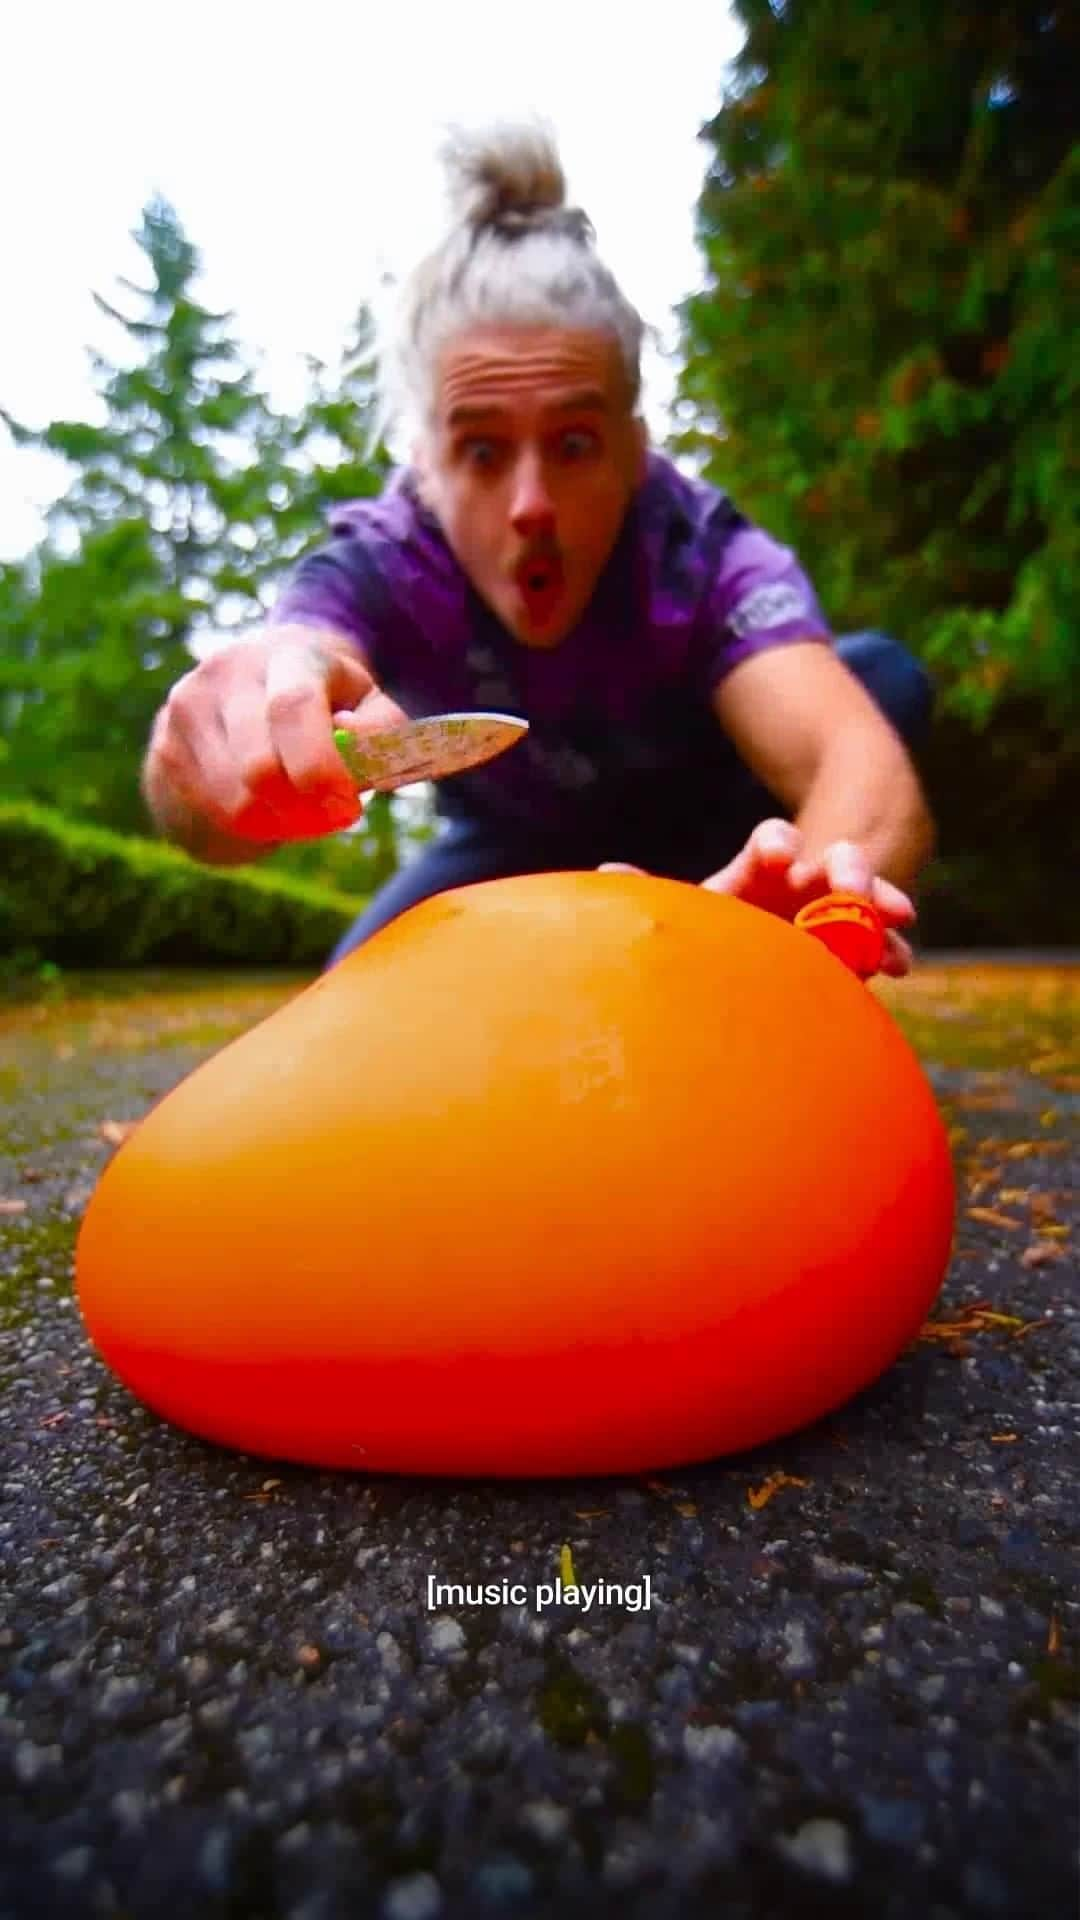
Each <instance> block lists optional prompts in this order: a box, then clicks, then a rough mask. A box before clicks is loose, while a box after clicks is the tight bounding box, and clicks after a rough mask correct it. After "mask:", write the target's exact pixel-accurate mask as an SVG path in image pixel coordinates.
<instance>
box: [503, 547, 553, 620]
mask: <svg viewBox="0 0 1080 1920" xmlns="http://www.w3.org/2000/svg"><path fill="white" fill-rule="evenodd" d="M514 579H515V581H516V582H517V587H518V591H519V593H520V594H521V596H522V599H523V600H524V601H525V603H526V606H527V607H528V609H529V611H530V613H531V614H533V615H534V616H535V617H543V616H544V615H545V614H548V613H550V612H551V611H552V610H553V608H554V606H555V604H556V602H557V601H558V599H559V597H560V595H561V593H562V589H563V580H564V576H563V569H562V563H561V561H559V560H557V559H555V558H544V557H540V556H537V557H536V558H534V559H532V560H523V561H522V562H521V564H520V566H518V567H517V568H515V571H514Z"/></svg>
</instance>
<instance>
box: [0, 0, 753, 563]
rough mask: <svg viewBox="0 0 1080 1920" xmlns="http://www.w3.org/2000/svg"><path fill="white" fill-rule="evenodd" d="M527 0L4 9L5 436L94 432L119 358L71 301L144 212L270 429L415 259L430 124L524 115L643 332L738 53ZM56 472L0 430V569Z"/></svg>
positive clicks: (688, 284) (100, 279)
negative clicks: (196, 263)
mask: <svg viewBox="0 0 1080 1920" xmlns="http://www.w3.org/2000/svg"><path fill="white" fill-rule="evenodd" d="M640 18H641V20H642V21H643V24H641V25H639V24H638V17H636V16H635V15H634V14H633V13H632V12H631V11H630V10H627V9H625V8H617V7H616V6H615V5H614V4H613V0H612V3H611V4H593V5H585V4H582V0H547V4H546V5H545V6H544V7H543V8H542V9H541V10H540V11H538V12H534V13H533V14H531V15H530V16H529V18H528V20H527V21H526V20H525V19H524V17H519V16H517V15H515V14H513V13H512V12H508V11H507V9H506V7H505V5H504V4H500V3H499V0H455V5H454V6H453V7H445V6H443V5H440V4H436V3H435V0H428V4H415V3H414V4H413V5H411V6H396V5H394V4H392V3H389V4H381V5H378V6H374V7H373V6H371V5H362V4H359V3H358V0H307V3H306V4H305V5H304V6H303V7H302V8H299V9H288V10H283V11H281V12H280V13H276V12H273V11H272V10H271V9H268V8H266V7H265V6H262V5H255V4H252V0H229V3H228V4H227V5H222V4H221V3H220V0H215V3H214V4H213V5H211V4H209V0H185V5H184V6H183V8H182V9H180V11H179V12H177V11H175V10H173V11H169V10H165V11H162V10H161V9H159V8H150V9H147V7H146V6H145V4H136V3H135V0H96V3H95V4H94V5H93V6H90V7H84V6H82V5H80V4H78V3H77V0H70V4H67V5H62V4H56V3H55V0H54V4H52V5H43V6H41V7H40V8H38V9H34V10H31V9H30V8H26V7H22V8H18V9H14V10H12V12H11V15H10V17H6V18H5V22H4V27H3V30H2V37H0V52H2V55H3V64H4V67H5V73H6V79H7V86H6V89H5V100H4V112H3V115H2V116H0V178H2V179H3V181H4V183H5V190H4V194H3V197H2V201H0V258H2V259H3V261H4V266H5V285H6V292H5V298H4V300H3V302H2V303H0V406H3V407H4V408H6V409H7V410H8V411H9V412H11V413H12V414H14V415H15V416H16V418H18V419H20V420H23V421H25V422H26V424H28V425H30V426H33V427H40V426H44V425H45V424H46V423H47V422H48V421H50V420H52V419H57V418H65V417H66V418H71V419H98V418H100V417H101V415H100V409H99V408H98V407H97V405H96V404H95V395H94V386H93V379H92V376H91V374H90V370H89V366H88V361H87V357H86V351H85V350H86V348H87V347H96V348H97V349H98V350H99V351H102V352H105V353H107V354H109V355H110V356H116V355H122V354H124V353H125V342H124V337H123V336H122V335H119V334H118V332H117V330H116V328H115V327H114V326H113V325H112V324H111V323H110V322H109V321H108V320H107V319H106V317H105V316H103V315H102V314H101V313H99V311H98V309H97V308H96V307H95V305H94V302H93V299H92V292H93V291H96V292H98V293H100V294H102V295H103V296H104V297H105V298H106V299H107V300H109V301H110V303H112V304H114V305H117V306H120V307H124V306H125V305H128V306H129V310H130V307H131V305H133V304H134V303H132V302H130V296H126V295H125V294H124V292H123V290H122V289H121V288H119V287H118V285H117V280H118V277H119V276H126V277H128V278H129V279H132V280H136V281H140V282H141V281H143V280H144V278H145V275H144V271H143V268H144V263H143V260H142V256H141V255H140V254H139V252H138V250H137V248H136V247H135V245H134V242H133V240H132V239H131V237H130V234H131V230H132V229H133V228H135V227H137V225H138V222H139V217H140V213H141V210H142V207H143V206H144V204H145V202H146V201H147V200H148V198H149V197H150V195H151V194H152V193H154V192H155V191H160V192H161V193H163V194H164V195H165V196H166V198H167V199H169V200H170V201H171V202H172V204H173V205H174V206H175V208H176V211H177V213H178V214H179V217H180V220H181V222H182V224H183V226H184V229H185V231H186V233H187V237H188V239H189V240H190V241H191V242H192V243H193V244H194V245H195V246H196V247H197V248H198V250H199V252H200V254H201V256H202V261H203V268H204V273H203V278H202V280H201V282H200V284H199V286H198V288H197V293H198V296H199V298H200V299H201V300H202V301H203V302H204V304H206V305H207V306H209V307H211V308H213V309H215V310H219V311H230V312H232V314H233V315H234V316H235V318H234V324H233V328H232V331H233V332H234V333H235V334H236V335H237V337H238V339H239V340H240V342H241V343H242V345H243V346H244V347H245V348H246V349H247V350H248V351H249V352H251V353H252V354H253V356H255V357H257V359H258V362H259V364H260V366H261V370H262V376H263V379H264V381H265V383H266V385H267V387H268V389H269V392H270V395H271V398H272V400H273V401H274V403H275V404H276V405H278V406H281V407H286V408H289V407H295V406H298V405H299V404H300V403H301V401H302V400H303V398H304V395H305V392H306V390H307V376H306V369H305V366H304V359H303V356H304V355H305V354H315V355H317V356H319V357H320V358H322V359H324V360H326V361H328V362H330V363H331V364H332V365H333V364H335V363H336V361H337V358H338V355H339V353H340V352H341V350H342V349H343V347H344V345H345V341H346V338H347V335H348V333H349V330H350V326H351V323H352V321H353V319H354V317H355V314H356V312H357V309H358V308H359V306H360V305H361V303H362V302H363V301H365V300H368V301H370V300H372V299H373V298H375V297H376V296H377V295H378V290H379V285H380V281H381V278H382V276H383V275H384V274H386V273H392V274H394V275H396V276H398V277H400V276H401V275H402V274H403V273H405V272H407V271H408V269H409V268H410V267H411V266H412V265H413V263H414V262H415V260H416V259H417V258H418V257H419V255H420V254H421V253H422V252H423V251H425V250H426V248H428V247H429V246H430V245H432V244H433V243H434V241H435V240H437V238H438V237H439V234H440V231H441V225H442V219H443V200H442V192H443V186H442V179H441V175H440V172H439V169H438V167H437V165H436V160H435V156H436V150H437V147H438V144H439V140H440V138H441V133H442V129H443V128H444V126H445V125H446V123H447V122H449V121H452V120H458V121H464V122H466V123H468V124H475V123H478V122H484V121H488V120H491V119H493V118H510V117H513V116H514V115H515V114H517V113H521V112H525V113H539V114H541V115H543V117H544V118H546V119H547V120H549V121H550V122H551V124H552V125H553V127H554V129H555V132H556V134H557V136H558V139H559V144H560V151H561V154H562V159H563V164H564V167H565V170H566V173H567V178H568V185H569V192H570V198H571V200H572V201H573V202H574V203H575V204H578V205H581V206H583V207H584V208H585V210H586V212H587V213H588V214H589V216H590V218H591V219H592V221H593V223H594V225H595V227H596V230H597V242H598V245H599V248H600V251H601V253H602V255H603V257H604V258H605V259H606V260H607V262H608V264H609V265H610V266H611V268H612V270H613V271H614V272H615V274H616V275H617V277H618V278H619V280H620V281H621V283H622V285H623V287H624V289H625V291H626V293H627V294H628V295H629V297H630V298H631V299H632V300H633V301H634V302H635V304H636V305H637V306H638V308H639V309H640V311H641V312H642V314H643V316H644V318H645V319H646V321H647V322H649V323H650V324H651V325H654V326H656V327H658V328H659V329H660V330H661V333H662V335H663V336H664V338H665V341H666V343H667V345H668V347H669V348H670V346H671V345H672V344H673V341H674V327H673V319H672V313H671V309H672V306H673V305H674V303H675V302H677V301H679V300H682V299H684V298H685V297H686V295H687V294H689V293H691V292H693V291H694V290H695V289H696V288H697V287H698V286H699V285H700V283H701V278H702V266H701V259H700V255H699V252H698V249H697V246H696V242H695V239H694V207H695V203H696V200H697V197H698V194H699V193H700V190H701V186H702V181H703V178H704V172H705V166H706V162H707V157H708V149H707V148H706V146H705V145H704V144H703V143H702V142H701V141H699V140H698V138H697V134H698V131H699V128H700V126H701V125H702V123H703V122H704V121H705V120H707V119H708V118H710V117H711V115H712V114H713V113H715V111H716V109H717V107H718V106H719V104H720V98H721V93H722V89H723V85H724V82H725V77H726V69H727V65H728V63H729V62H730V60H731V59H732V58H733V57H734V55H735V54H736V53H737V51H738V48H739V45H740V43H741V37H742V36H741V31H740V29H739V27H738V25H737V23H736V22H735V21H734V20H733V19H732V18H731V16H730V15H729V13H728V12H727V10H726V8H725V7H724V6H723V5H718V4H716V3H715V0H711V3H710V0H670V3H669V4H668V5H667V6H665V7H664V8H662V9H661V10H660V11H659V12H658V13H654V14H652V15H651V16H650V15H648V14H646V15H643V16H640ZM672 385H673V377H672V372H671V368H670V365H669V364H667V363H666V362H665V360H664V359H663V358H661V357H659V356H657V355H655V354H650V355H649V357H648V360H647V362H646V412H647V416H648V419H649V423H650V426H651V428H652V429H653V431H654V433H661V432H663V431H664V430H665V427H666V422H667V405H668V401H669V399H670V396H671V392H672ZM67 472H68V470H67V468H66V466H65V465H64V463H63V462H60V461H58V460H54V459H52V458H51V457H49V456H46V455H38V454H31V453H29V452H18V451H16V450H15V449H14V448H13V446H12V444H11V441H10V439H9V436H8V434H7V432H6V429H5V428H4V427H3V426H2V424H0V560H5V559H13V558H17V557H18V556H20V555H21V554H22V553H24V552H26V551H27V549H28V548H29V547H30V546H32V545H33V544H34V542H35V541H36V540H37V539H38V538H39V537H40V535H41V532H42V531H43V528H42V522H41V509H42V507H43V506H44V505H46V504H47V503H48V502H49V501H50V500H52V499H53V498H55V497H56V496H57V494H59V493H60V492H62V491H63V488H64V485H65V481H66V476H67Z"/></svg>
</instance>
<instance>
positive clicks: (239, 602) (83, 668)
mask: <svg viewBox="0 0 1080 1920" xmlns="http://www.w3.org/2000/svg"><path fill="white" fill-rule="evenodd" d="M134 237H135V239H136V241H137V243H138V246H139V248H140V250H141V252H142V254H143V256H144V259H145V261H146V263H147V268H148V273H147V281H148V284H147V285H145V286H138V285H134V284H133V283H132V282H131V281H127V280H124V281H122V282H121V286H122V289H123V292H124V294H125V295H126V300H125V303H124V306H123V307H121V306H120V305H118V304H113V303H111V302H109V301H106V300H104V299H103V298H101V297H100V296H95V298H96V300H97V304H98V306H99V307H100V309H101V310H102V311H103V312H104V313H106V314H107V315H108V316H109V317H110V319H112V320H113V321H114V323H115V324H116V325H117V326H118V327H119V328H120V329H122V331H123V332H124V333H125V334H126V336H127V339H128V343H129V349H130V351H129V354H128V364H126V365H118V364H115V363H114V362H112V361H111V360H109V359H108V358H106V357H105V356H104V355H102V354H99V353H94V354H92V355H91V361H92V367H93V372H94V375H95V380H96V384H97V388H98V392H99V394H100V397H101V401H102V403H103V410H104V415H105V418H104V423H103V424H93V423H90V422H85V421H78V420H75V421H72V420H62V421H56V422H53V423H52V424H51V425H49V426H47V427H45V428H44V429H43V430H40V431H38V430H34V429H31V428H29V427H26V426H25V425H23V424H22V423H20V422H19V421H17V420H16V419H14V418H13V417H12V416H11V415H10V414H7V413H4V414H2V415H0V417H2V418H3V419H4V420H5V422H6V424H7V426H8V428H9V430H10V432H11V433H12V434H13V436H14V438H15V440H16V442H17V444H19V445H21V446H25V447H35V448H45V449H47V450H48V451H50V452H52V453H54V454H60V455H62V456H63V458H64V459H65V460H66V461H67V462H68V463H69V466H70V467H71V469H72V478H71V482H70V485H69V486H68V488H67V490H66V491H65V492H64V494H63V496H62V497H61V498H60V499H59V500H58V501H57V502H56V504H55V505H54V506H53V507H52V508H51V509H50V510H49V513H48V515H47V532H46V536H45V539H44V540H43V541H42V542H41V544H40V545H39V547H38V548H37V549H36V550H35V551H34V552H33V553H32V554H30V555H29V556H28V557H27V558H26V559H25V560H24V561H22V562H20V563H17V564H15V565H8V566H3V567H0V643H2V649H0V780H2V782H3V786H4V788H5V790H7V791H8V792H12V793H19V794H21V795H23V796H25V797H27V798H31V799H35V800H39V801H43V802H46V803H48V804H52V805H55V806H59V807H61V808H63V809H65V810H67V811H70V812H71V813H73V814H75V815H77V816H79V817H81V818H84V819H92V820H96V821H98V822H99V823H101V824H104V825H108V826H111V827H114V828H118V829H120V830H121V831H129V832H136V833H138V832H147V831H149V828H150V823H149V821H148V818H147V815H146V810H145V806H144V803H143V801H142V797H141V794H140V791H139V771H140V767H141V763H142V758H143V755H144V753H145V749H146V744H147V741H148V739H149V736H150V731H151V727H152V723H153V719H154V715H155V714H156V712H157V710H158V708H159V707H160V705H161V703H162V701H163V700H164V698H165V696H166V694H167V693H168V690H169V688H170V687H171V686H172V685H173V684H174V682H175V681H176V680H177V679H179V678H180V676H181V675H182V674H184V673H187V672H188V671H190V669H191V668H192V667H193V666H194V664H195V656H194V655H193V653H192V651H191V643H193V642H194V643H198V642H200V641H204V642H205V641H207V640H208V639H210V638H211V637H212V636H224V637H230V635H231V636H232V637H235V636H236V634H238V633H239V634H242V633H243V632H244V631H245V630H246V629H247V628H248V627H250V626H251V625H253V624H254V623H257V621H258V619H259V617H260V615H261V614H262V613H263V612H264V611H265V610H266V609H267V607H268V606H269V604H270V602H271V601H272V599H273V597H274V592H275V588H276V584H277V581H278V580H279V579H280V577H281V576H282V574H283V573H284V572H285V571H286V570H287V568H288V566H289V565H290V564H291V563H292V561H293V560H294V559H295V558H296V557H297V556H298V555H299V554H300V553H301V552H302V551H303V550H304V548H306V547H307V546H309V545H310V544H312V543H314V542H316V541H317V540H319V539H320V538H321V537H323V533H324V531H325V529H324V526H323V515H324V511H325V508H326V506H327V504H328V503H329V502H330V501H332V500H334V499H340V498H345V497H357V496H360V495H364V494H370V493H374V492H376V491H378V489H379V487H380V485H381V483H382V479H383V477H384V474H385V471H386V467H387V465H388V460H387V456H386V454H385V451H384V450H383V449H381V448H379V447H375V448H372V447H371V446H370V441H371V438H372V422H373V417H374V387H373V366H372V351H371V348H372V342H371V323H370V319H369V317H368V315H367V312H366V310H365V309H363V308H361V309H360V311H359V313H358V316H357V320H356V323H355V327H354V332H353V338H352V339H351V341H350V342H348V344H347V347H346V350H345V352H344V353H343V355H342V358H341V362H340V365H339V367H338V368H337V369H331V368H328V367H326V366H325V365H324V364H323V363H321V362H320V361H318V360H315V359H310V360H309V363H308V370H309V375H310V378H311V389H312V390H311V394H310V397H309V399H308V401H307V403H306V404H305V405H304V406H303V407H302V409H301V410H300V412H299V413H298V414H297V415H296V416H295V417H290V416H287V415H284V414H280V413H277V412H275V410H274V409H273V408H272V407H271V405H270V403H269V400H268V399H267V397H266V395H265V394H264V393H263V392H262V391H261V390H260V388H259V387H258V385H257V383H256V377H255V373H254V371H253V369H252V368H251V366H250V365H249V364H248V363H247V361H246V359H245V357H244V354H243V353H242V351H241V349H240V347H239V346H238V345H237V343H236V342H235V340H234V339H233V338H232V337H231V334H230V332H229V327H230V325H231V316H230V315H229V314H221V313H214V312H211V311H210V310H209V309H208V308H206V307H205V306H203V305H202V304H201V303H200V302H199V300H198V298H197V297H196V281H197V279H198V276H199V272H200V261H199V256H198V253H197V251H196V249H195V248H194V247H193V246H192V245H191V243H190V242H189V241H188V239H187V238H186V236H185V234H184V232H183V230H182V227H181V225H180V222H179V220H178V218H177V216H176V214H175V212H174V211H173V209H172V208H171V207H170V206H168V204H167V203H166V202H164V201H163V200H160V199H155V200H153V201H152V202H151V203H150V204H149V205H148V206H147V208H146V209H145V211H144V213H143V216H142V222H141V226H140V228H139V230H138V231H137V233H136V234H135V236H134ZM389 818H390V828H389V831H390V837H391V838H392V824H393V816H392V814H391V815H390V816H389ZM387 835H388V827H387V823H386V822H382V823H380V821H379V819H378V817H377V815H376V818H375V819H374V820H373V821H372V823H371V831H370V833H367V832H366V831H365V833H364V834H361V835H360V836H357V838H356V840H354V841H353V842H352V843H351V844H350V845H349V846H348V847H347V848H345V847H343V848H340V849H339V848H330V847H327V848H325V849H319V848H312V849H304V850H302V851H301V850H298V852H297V856H296V860H295V862H294V861H293V859H292V856H291V853H290V851H289V850H286V851H284V852H282V853H281V854H279V855H276V856H275V862H276V863H277V864H279V865H283V866H286V867H288V866H289V865H291V864H296V865H297V866H298V867H299V869H300V870H302V871H304V872H307V873H309V874H315V873H322V874H323V876H324V877H331V876H334V877H336V878H337V879H338V880H339V882H346V881H348V882H351V884H352V885H353V886H355V887H358V888H362V887H364V886H365V885H366V884H367V883H368V879H369V869H370V870H371V871H373V872H374V871H378V872H381V871H382V870H383V869H384V868H385V866H386V861H387V846H386V843H387ZM369 840H370V846H369V845H368V844H367V842H368V841H369Z"/></svg>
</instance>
